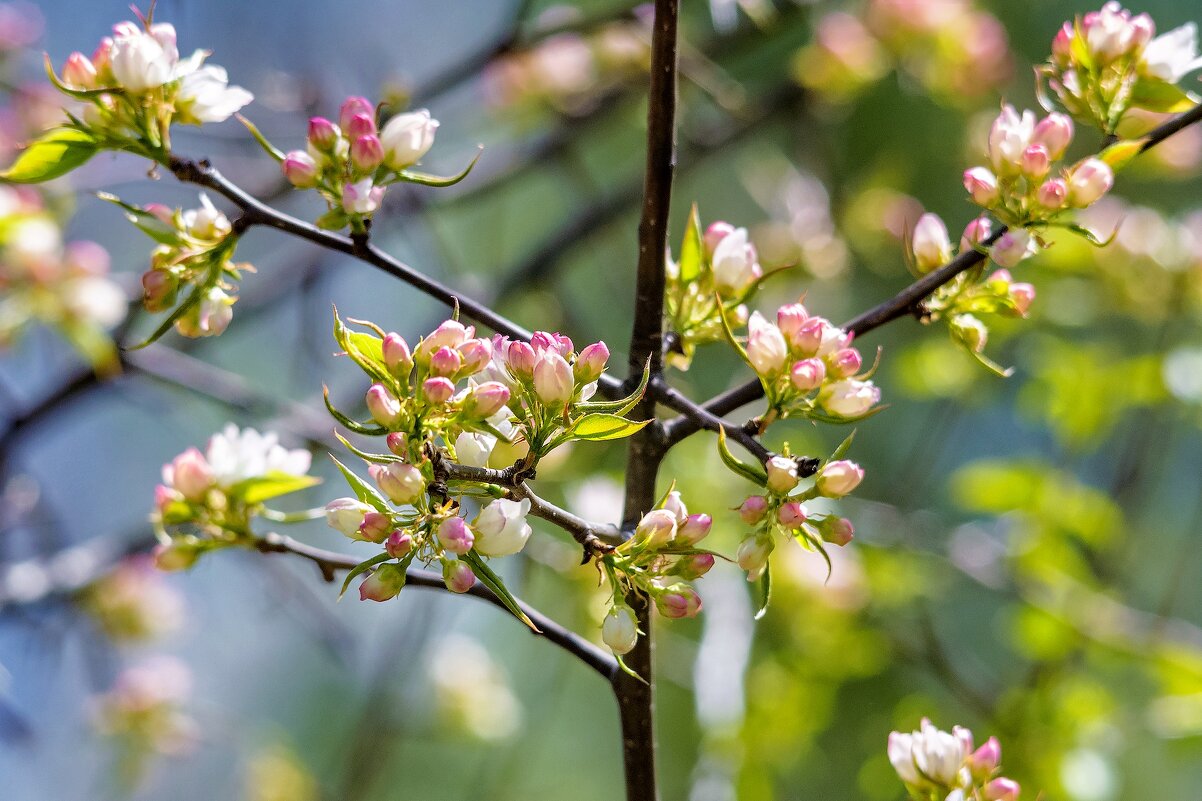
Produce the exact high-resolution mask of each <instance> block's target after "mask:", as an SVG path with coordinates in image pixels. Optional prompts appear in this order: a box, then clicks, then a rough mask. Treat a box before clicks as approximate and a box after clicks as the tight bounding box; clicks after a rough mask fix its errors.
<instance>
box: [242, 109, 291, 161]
mask: <svg viewBox="0 0 1202 801" xmlns="http://www.w3.org/2000/svg"><path fill="white" fill-rule="evenodd" d="M234 116H235V117H237V118H238V122H240V123H242V124H243V125H245V126H246V130H248V131H250V135H251V136H253V137H254V138H255V141H256V142H258V143H259V147H261V148H263V152H265V153H266V154H267V155H269V156H271V157H272V158H273V159H275V160H276V161H277V162H279V161H283V160H284V152H283V151H282V150H280V149H279V148H277V147H276V146H275V145H273V144H272V143H271V142H268V141H267V137H266V136H264V135H263V134H262V132H261V131H259V129H258V127H256V126H255V124H254V123H253V122H251V121H250V120H248V119H247V118H246V117H243V116H242V115H241V114H235V115H234Z"/></svg>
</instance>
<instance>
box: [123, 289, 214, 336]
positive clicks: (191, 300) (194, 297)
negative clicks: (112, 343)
mask: <svg viewBox="0 0 1202 801" xmlns="http://www.w3.org/2000/svg"><path fill="white" fill-rule="evenodd" d="M203 296H204V287H202V286H199V285H198V286H196V287H195V288H194V289H193V290H192V292H191V294H189V295H188V297H187V298H185V299H184V302H183V303H181V304H179V305H178V306H176V307H175V309H174V310H173V311H172V312H171V314H169V315H167V319H166V320H163V322H162V323H160V324H159V327H158V328H156V329H154V331H153V332H152V333H151V335H150V336H148V337H147V338H146V339H145V341H143V342H139V343H138V344H137V345H133V346H131V347H129V348H127V349H126V350H141V349H142V348H144V347H146V346H147V345H153V344H154V343H155V342H158V341H159V340H160V339H162V338H163V335H164V334H166V333H167V332H168V331H170V330H171V326H173V325H175V321H176V320H178V319H179V318H181V317H183V316H184V315H185V314H187V313H188V311H189V310H191V308H192V307H193V306H195V305H196V304H198V303H200V300H201V298H202V297H203Z"/></svg>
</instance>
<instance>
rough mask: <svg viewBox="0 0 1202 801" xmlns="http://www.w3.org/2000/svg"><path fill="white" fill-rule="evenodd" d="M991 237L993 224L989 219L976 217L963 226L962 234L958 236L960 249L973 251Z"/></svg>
mask: <svg viewBox="0 0 1202 801" xmlns="http://www.w3.org/2000/svg"><path fill="white" fill-rule="evenodd" d="M992 235H993V223H992V222H991V221H990V219H989V218H988V217H985V216H984V215H982V216H980V217H977V218H976V219H975V220H972V221H971V222H970V223H969V224H968V225H966V226H964V233H963V234H962V235H961V236H960V248H961V249H963V250H970V249H973V248H975V247H976V246H977V245H980V244H981V243H982V242H984V241H985V240H986V239H988V238H989V237H990V236H992Z"/></svg>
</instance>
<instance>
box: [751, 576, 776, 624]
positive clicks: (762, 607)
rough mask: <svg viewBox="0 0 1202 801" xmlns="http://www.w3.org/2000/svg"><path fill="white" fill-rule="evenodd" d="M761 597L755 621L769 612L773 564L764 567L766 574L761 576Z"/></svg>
mask: <svg viewBox="0 0 1202 801" xmlns="http://www.w3.org/2000/svg"><path fill="white" fill-rule="evenodd" d="M759 584H760V597H759V599H758V603H757V604H756V609H755V618H754V619H755V620H759V619H760V618H762V617H763V616H764V615H765V614H767V612H768V602H769V601H770V600H772V564H771V563H770V562H769V563H768V564H765V565H764V574H763V575H762V576H760V582H759Z"/></svg>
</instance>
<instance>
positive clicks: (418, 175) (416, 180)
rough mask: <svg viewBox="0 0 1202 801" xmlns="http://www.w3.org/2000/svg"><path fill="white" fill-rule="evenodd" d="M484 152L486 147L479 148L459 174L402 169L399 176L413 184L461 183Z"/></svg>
mask: <svg viewBox="0 0 1202 801" xmlns="http://www.w3.org/2000/svg"><path fill="white" fill-rule="evenodd" d="M483 153H484V148H481V149H480V150H478V151H477V152H476V156H475V158H473V159H472V160H471V162H470V163H469V164H468V165H467V166H466V167H464V168H463V171H462V172H460V173H458V174H457V175H452V176H449V177H442V176H439V175H428V174H426V173H424V172H412V171H410V170H401V171H399V172H398V173H397V177H398V178H400V179H401V180H402V181H407V182H409V183H411V184H421V185H422V186H436V187H445V186H454V185H455V184H457V183H459V182H460V181H462V180H463V179H464V178H466V177H467V176H468V174H469V173H471V171H472V168H473V167H475V166H476V162H477V161H479V160H480V156H481V155H483Z"/></svg>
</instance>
